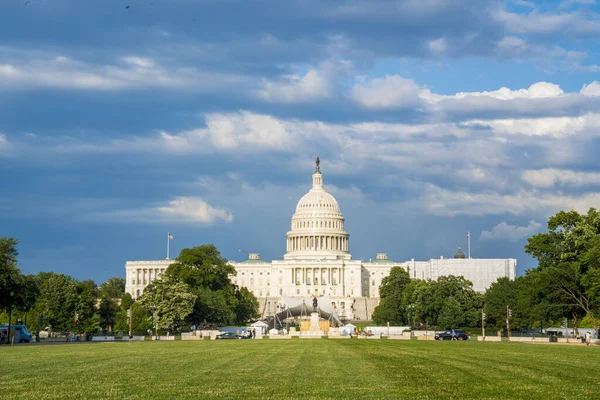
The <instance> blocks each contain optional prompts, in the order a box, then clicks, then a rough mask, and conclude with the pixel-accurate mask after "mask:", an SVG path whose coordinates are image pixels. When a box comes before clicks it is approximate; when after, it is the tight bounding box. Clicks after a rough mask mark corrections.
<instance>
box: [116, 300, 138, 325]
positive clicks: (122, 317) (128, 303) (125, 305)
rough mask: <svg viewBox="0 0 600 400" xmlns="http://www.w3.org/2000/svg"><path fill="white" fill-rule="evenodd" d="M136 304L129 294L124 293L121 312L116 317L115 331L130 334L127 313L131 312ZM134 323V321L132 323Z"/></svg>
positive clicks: (120, 307)
mask: <svg viewBox="0 0 600 400" xmlns="http://www.w3.org/2000/svg"><path fill="white" fill-rule="evenodd" d="M133 304H134V301H133V298H132V297H131V295H130V294H129V293H124V294H123V297H122V298H121V304H120V306H119V311H118V312H117V315H116V317H115V331H116V332H129V325H128V319H127V311H128V310H131V308H132V306H133ZM132 322H133V321H132ZM132 327H133V325H132Z"/></svg>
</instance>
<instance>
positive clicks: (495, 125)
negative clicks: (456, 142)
mask: <svg viewBox="0 0 600 400" xmlns="http://www.w3.org/2000/svg"><path fill="white" fill-rule="evenodd" d="M463 124H464V125H465V126H470V127H477V126H480V127H488V128H490V129H492V130H493V131H494V132H495V133H498V134H503V135H517V134H518V135H526V136H553V137H557V138H558V137H563V136H569V135H574V134H577V133H579V132H582V131H583V130H584V129H586V128H592V127H593V128H595V127H598V126H599V124H600V114H590V115H587V116H582V117H546V118H519V119H514V118H506V119H492V120H470V121H465V122H464V123H463Z"/></svg>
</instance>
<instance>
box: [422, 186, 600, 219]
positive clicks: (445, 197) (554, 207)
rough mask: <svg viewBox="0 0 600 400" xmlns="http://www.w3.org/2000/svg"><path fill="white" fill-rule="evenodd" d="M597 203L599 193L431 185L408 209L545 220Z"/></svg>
mask: <svg viewBox="0 0 600 400" xmlns="http://www.w3.org/2000/svg"><path fill="white" fill-rule="evenodd" d="M599 201H600V193H596V192H592V193H585V194H581V195H575V194H571V195H570V194H566V193H557V192H551V193H548V192H543V191H537V190H534V191H527V190H525V189H519V190H518V191H516V192H513V193H499V192H495V191H493V190H489V191H485V192H479V193H477V192H465V191H460V190H456V191H455V190H450V189H444V188H441V187H438V186H435V185H432V184H426V185H425V191H424V192H423V194H422V195H421V196H420V198H419V199H418V200H415V201H414V203H413V204H412V206H414V207H415V208H420V209H421V210H423V211H424V212H428V213H432V214H434V215H439V216H458V215H470V216H485V215H504V214H511V215H536V216H540V217H547V216H549V215H552V214H553V213H555V212H557V211H560V210H576V211H578V212H587V211H588V209H589V208H590V207H594V206H595V205H597V204H598V202H599Z"/></svg>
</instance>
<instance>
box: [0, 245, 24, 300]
mask: <svg viewBox="0 0 600 400" xmlns="http://www.w3.org/2000/svg"><path fill="white" fill-rule="evenodd" d="M18 243H19V241H18V240H17V239H13V238H10V237H1V238H0V310H2V309H5V310H8V308H9V306H11V307H15V308H17V309H18V308H20V307H21V306H22V305H23V304H22V303H23V301H22V299H21V296H22V294H23V293H22V290H23V286H24V285H25V280H24V277H23V275H21V271H20V270H19V268H18V267H17V264H18V260H17V256H18V255H19V252H18V251H17V244H18ZM11 292H12V296H11V294H10V293H11Z"/></svg>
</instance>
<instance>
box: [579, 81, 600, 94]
mask: <svg viewBox="0 0 600 400" xmlns="http://www.w3.org/2000/svg"><path fill="white" fill-rule="evenodd" d="M580 93H581V94H582V95H584V96H600V82H598V81H594V82H591V83H590V84H588V85H585V84H584V85H583V87H582V88H581V91H580Z"/></svg>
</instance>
